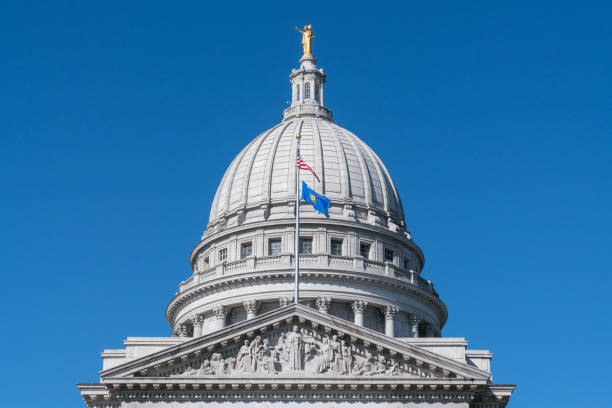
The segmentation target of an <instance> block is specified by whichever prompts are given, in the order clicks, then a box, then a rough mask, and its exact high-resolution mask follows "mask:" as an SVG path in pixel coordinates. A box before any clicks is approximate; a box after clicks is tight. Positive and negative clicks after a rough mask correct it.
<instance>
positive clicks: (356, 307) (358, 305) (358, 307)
mask: <svg viewBox="0 0 612 408" xmlns="http://www.w3.org/2000/svg"><path fill="white" fill-rule="evenodd" d="M351 307H352V308H353V313H363V312H365V310H366V307H368V302H367V301H365V300H362V299H357V300H355V301H354V302H353V303H352V304H351Z"/></svg>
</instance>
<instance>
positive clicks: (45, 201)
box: [0, 1, 612, 407]
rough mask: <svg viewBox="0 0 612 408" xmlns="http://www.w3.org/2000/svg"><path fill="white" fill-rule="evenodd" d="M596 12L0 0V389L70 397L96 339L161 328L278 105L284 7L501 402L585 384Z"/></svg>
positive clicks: (607, 52)
mask: <svg viewBox="0 0 612 408" xmlns="http://www.w3.org/2000/svg"><path fill="white" fill-rule="evenodd" d="M87 3H89V4H87ZM611 11H612V10H611V6H610V3H609V2H601V3H597V2H588V1H587V2H565V1H554V2H553V1H551V2H533V1H530V2H521V1H517V2H504V3H502V2H476V1H474V2H444V1H429V2H418V3H417V2H397V3H386V2H376V3H373V2H355V1H352V2H345V3H342V2H317V1H313V2H285V1H283V2H270V3H266V2H258V3H256V4H251V3H244V4H240V3H236V2H210V3H205V2H181V3H180V4H176V2H174V3H162V2H155V1H147V2H129V3H126V2H113V1H106V2H100V3H96V4H94V3H92V2H55V4H52V2H38V3H37V2H25V1H24V2H4V3H3V4H2V5H0V52H1V54H0V55H2V63H1V64H0V78H2V79H1V80H0V112H1V113H0V185H1V186H2V187H1V190H0V270H1V271H2V277H3V280H4V285H3V287H4V291H3V292H4V293H3V294H2V296H1V300H0V302H1V305H2V308H3V311H4V312H3V313H2V317H1V321H0V323H1V327H2V333H3V335H2V336H1V337H0V342H1V345H2V349H3V350H4V352H5V354H4V356H3V362H4V369H3V370H2V373H1V374H0V376H1V378H0V379H1V383H2V384H3V386H4V387H5V389H6V390H10V392H5V393H4V394H5V395H4V396H3V401H4V403H5V404H6V405H7V406H17V405H18V406H21V407H26V406H32V407H34V406H39V405H40V404H41V403H42V402H43V401H51V405H52V406H58V407H59V406H79V405H80V404H82V402H81V399H80V396H79V393H78V391H77V389H76V387H75V386H74V384H75V383H76V382H91V381H96V380H97V371H98V370H99V369H100V367H101V360H100V357H99V353H100V352H101V351H102V350H103V349H105V348H119V347H121V346H122V341H123V339H125V338H126V337H127V336H166V335H169V334H170V330H169V326H168V324H167V323H166V321H165V317H164V309H165V306H166V304H167V303H168V301H169V300H170V299H171V297H172V295H173V293H174V291H175V290H176V289H177V285H178V283H179V282H180V281H181V280H184V279H185V278H186V277H188V276H189V273H190V269H189V265H188V254H189V251H190V250H191V248H192V247H193V246H194V245H195V244H196V243H197V242H198V240H199V238H200V236H201V233H202V231H203V229H204V228H205V225H206V223H207V220H208V212H209V209H210V204H211V201H212V199H213V196H214V193H215V190H216V187H217V185H218V183H219V182H220V180H221V177H222V175H223V173H224V171H225V168H226V167H227V165H228V164H229V162H230V161H231V160H232V158H233V157H234V156H235V155H236V154H237V153H238V152H239V151H240V149H241V148H242V147H243V146H245V145H246V144H247V143H248V142H249V141H250V140H251V139H252V138H254V137H255V136H256V135H257V134H259V133H260V132H261V131H263V130H266V129H268V128H270V127H272V126H273V125H274V124H276V123H277V122H279V121H280V120H281V112H282V110H283V109H284V108H285V107H286V104H285V102H286V101H287V100H288V99H289V98H290V93H289V82H288V74H289V72H290V70H291V68H293V67H297V64H298V59H299V57H300V47H301V46H300V38H299V34H298V33H296V32H295V30H294V29H293V26H294V25H303V24H307V23H310V24H312V25H313V30H314V32H315V36H316V37H315V39H314V43H313V48H314V53H315V56H316V58H317V60H318V64H319V66H321V67H323V68H324V69H325V71H326V73H327V75H328V82H327V85H326V93H325V100H326V104H327V105H328V106H329V107H330V108H331V109H332V110H333V112H334V118H335V120H336V122H337V123H339V124H340V125H342V126H344V127H346V128H348V129H349V130H351V131H353V132H354V133H356V134H357V135H359V136H360V137H361V138H362V139H363V140H364V141H365V142H366V143H368V144H369V145H370V146H371V147H372V148H373V149H374V150H375V151H376V152H377V153H378V154H379V156H380V157H381V158H382V160H383V161H384V162H385V163H386V165H387V167H388V169H389V171H390V172H391V174H392V176H393V178H394V181H395V183H396V184H397V186H398V189H399V192H400V194H401V197H402V199H403V204H404V210H405V213H406V219H407V223H408V228H409V230H410V231H411V232H412V233H413V237H414V240H415V241H416V242H417V243H418V244H419V245H420V246H421V248H422V249H423V251H424V253H425V256H426V260H427V264H426V267H425V269H424V276H425V277H426V278H428V279H431V280H433V281H434V283H435V285H436V289H437V290H438V292H439V293H440V295H441V297H442V299H443V300H444V301H445V302H446V304H447V306H448V309H449V321H448V323H447V325H446V327H445V328H444V330H443V334H444V335H445V336H461V337H466V338H467V339H468V340H469V341H470V347H471V348H474V349H490V350H491V351H492V352H493V353H494V359H493V362H492V367H493V373H494V380H495V381H496V382H497V383H516V384H518V387H517V390H516V392H515V395H514V397H513V400H512V402H511V404H510V406H511V407H519V406H520V407H542V406H554V407H576V406H589V405H591V406H603V405H604V402H603V401H604V398H607V396H606V395H605V393H603V392H601V390H602V389H604V388H603V387H607V386H608V381H607V379H608V378H609V365H610V363H611V358H610V357H611V355H610V354H611V352H610V347H609V340H608V339H609V335H610V334H611V333H610V317H609V316H610V315H609V312H608V310H607V309H608V308H609V307H610V305H611V302H610V283H611V279H610V274H611V273H612V270H611V267H610V254H611V251H610V238H609V234H610V231H611V230H612V216H611V214H610V207H611V206H610V202H611V198H612V182H611V180H610V174H611V173H612V117H611V115H610V112H611V111H612V75H611V64H612V57H611V56H612V52H611V51H612V50H611V48H612V47H611V45H610V44H611V43H610V38H612V28H611V27H612V25H611V24H610V20H611V18H612V12H611ZM32 386H34V387H35V389H36V391H35V392H28V390H30V389H31V388H30V387H32ZM599 387H602V388H599ZM24 393H27V394H26V395H27V397H26V399H25V401H24Z"/></svg>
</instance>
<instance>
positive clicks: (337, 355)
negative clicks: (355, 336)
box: [329, 334, 342, 374]
mask: <svg viewBox="0 0 612 408" xmlns="http://www.w3.org/2000/svg"><path fill="white" fill-rule="evenodd" d="M341 357H342V349H341V345H340V342H339V341H338V336H336V335H335V334H334V335H333V336H332V338H331V340H330V341H329V366H330V370H331V371H332V372H334V373H336V374H340V373H342V367H341V366H340V365H341V364H342V363H341Z"/></svg>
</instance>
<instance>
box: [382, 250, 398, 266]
mask: <svg viewBox="0 0 612 408" xmlns="http://www.w3.org/2000/svg"><path fill="white" fill-rule="evenodd" d="M387 253H391V260H389V259H387ZM394 260H395V251H393V249H391V248H385V249H384V250H383V261H384V262H391V263H393V261H394Z"/></svg>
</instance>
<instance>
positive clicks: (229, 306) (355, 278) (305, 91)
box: [166, 56, 448, 337]
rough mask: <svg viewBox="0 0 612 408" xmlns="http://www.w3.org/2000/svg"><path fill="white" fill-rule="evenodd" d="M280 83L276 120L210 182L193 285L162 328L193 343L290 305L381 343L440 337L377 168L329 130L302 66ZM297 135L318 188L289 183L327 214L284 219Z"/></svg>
mask: <svg viewBox="0 0 612 408" xmlns="http://www.w3.org/2000/svg"><path fill="white" fill-rule="evenodd" d="M290 81H291V87H292V103H291V106H289V107H288V108H287V109H285V111H284V115H283V116H284V117H283V121H282V122H281V123H279V124H278V125H276V126H274V127H273V128H271V129H269V130H267V131H265V132H263V133H261V134H260V135H259V136H257V137H256V138H255V139H254V140H253V141H252V142H251V143H249V144H248V146H246V147H245V148H244V149H243V150H242V151H241V152H240V153H239V154H238V156H237V157H236V158H235V159H234V160H233V162H232V163H231V164H230V166H229V167H228V169H227V170H226V172H225V175H224V176H223V179H222V180H221V183H220V185H219V188H218V189H217V192H216V194H215V198H214V201H213V204H212V208H211V212H210V220H209V223H208V226H207V229H206V231H205V233H204V235H203V236H202V239H201V241H200V242H199V243H198V244H197V245H196V246H195V248H193V250H192V252H191V256H190V264H191V267H192V269H193V275H192V276H191V277H189V278H188V279H187V280H185V281H183V282H181V284H180V285H179V290H178V291H177V293H176V294H175V296H174V298H173V299H172V301H171V302H170V303H169V304H168V307H167V309H166V317H167V319H168V322H169V323H170V325H171V326H172V329H173V330H174V331H175V333H177V334H178V335H187V333H195V334H194V335H200V334H201V333H208V332H211V331H215V330H218V329H219V328H222V327H224V326H225V324H228V323H229V324H234V323H238V322H240V321H242V320H245V319H249V318H252V317H253V316H255V315H256V314H257V313H266V312H268V311H271V310H274V309H275V308H278V307H280V306H283V305H286V304H287V302H291V301H297V302H299V303H301V304H304V305H310V306H311V307H316V308H317V309H319V310H320V311H323V312H324V313H329V314H332V315H334V316H336V317H338V318H341V319H345V320H349V321H355V322H360V323H359V325H363V326H364V327H367V328H369V329H372V330H377V331H379V332H383V331H384V332H385V333H386V334H388V335H390V336H399V337H408V336H418V335H425V336H428V337H431V336H437V335H440V331H441V329H442V327H443V326H444V323H445V322H446V319H447V317H448V314H447V310H446V306H445V305H444V303H443V302H442V301H441V300H440V298H439V296H438V294H437V292H436V291H435V290H434V287H433V284H432V283H431V281H428V280H426V279H424V278H423V277H422V276H421V271H422V269H423V265H424V262H425V260H424V257H423V253H422V252H421V250H420V248H419V247H418V246H417V244H416V243H414V242H413V241H412V239H411V236H410V234H409V233H408V232H407V231H406V229H405V222H404V212H403V209H402V204H401V201H400V198H399V195H398V193H397V189H396V187H395V185H394V184H393V181H392V180H391V176H390V175H389V172H388V171H387V169H386V167H385V165H384V164H383V163H382V161H381V160H380V159H379V158H378V156H377V155H376V154H375V153H374V152H373V151H372V149H370V147H369V146H368V145H366V144H365V143H364V142H363V141H362V140H361V139H359V138H358V137H357V136H355V135H354V134H353V133H351V132H349V131H348V130H346V129H344V128H342V127H340V126H338V125H336V124H335V123H334V122H333V121H332V120H331V119H332V114H331V111H330V110H329V109H328V108H326V107H325V105H324V103H323V84H324V83H325V74H324V73H323V70H322V69H317V68H316V65H315V61H314V58H313V57H312V56H304V57H302V59H301V60H300V68H299V69H298V70H293V71H292V72H291V75H290ZM297 135H300V138H299V140H300V142H299V148H300V157H301V158H302V159H303V160H304V161H305V162H306V163H307V164H308V165H309V166H311V167H312V168H313V169H314V171H315V173H316V174H317V175H318V178H319V180H317V179H316V178H315V177H314V175H313V174H312V173H310V172H308V171H304V170H301V171H300V173H299V175H300V179H301V180H303V181H305V182H306V183H308V184H309V185H310V187H311V188H313V189H314V190H315V191H316V192H318V193H321V194H323V195H324V196H326V197H327V198H329V199H330V201H331V205H330V207H329V211H328V214H327V215H323V214H321V213H318V212H316V211H315V210H314V208H313V206H311V205H308V204H306V203H302V204H301V205H300V206H299V213H297V214H296V208H295V206H296V205H297V203H299V202H300V201H297V200H296V187H297V184H298V183H297V181H298V180H296V175H297V171H296V167H297V166H296V157H297V149H298V138H297V137H296V136H297ZM296 215H299V233H298V231H297V228H296V221H297V217H296ZM296 236H299V242H300V247H299V250H298V248H297V245H296V241H298V239H297V238H296ZM298 261H299V265H300V266H299V276H300V279H299V285H298V286H296V285H295V277H296V273H295V271H296V268H297V265H298ZM296 288H299V293H296V292H297V291H296ZM296 296H297V299H295V297H296ZM292 299H293V300H292ZM390 322H391V323H390Z"/></svg>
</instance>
